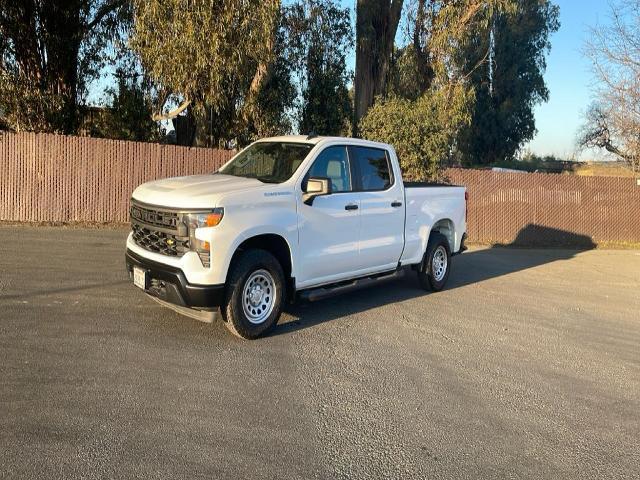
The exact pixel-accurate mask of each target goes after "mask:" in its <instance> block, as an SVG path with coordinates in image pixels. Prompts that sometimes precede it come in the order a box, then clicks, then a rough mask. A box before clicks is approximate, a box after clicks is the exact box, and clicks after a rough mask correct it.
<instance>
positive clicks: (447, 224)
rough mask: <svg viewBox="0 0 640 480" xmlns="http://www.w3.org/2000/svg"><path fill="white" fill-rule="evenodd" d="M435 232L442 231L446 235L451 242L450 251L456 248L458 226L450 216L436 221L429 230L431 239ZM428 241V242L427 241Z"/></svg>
mask: <svg viewBox="0 0 640 480" xmlns="http://www.w3.org/2000/svg"><path fill="white" fill-rule="evenodd" d="M434 233H440V234H442V235H444V236H445V238H446V239H447V242H448V243H449V251H450V252H451V253H453V252H455V250H456V227H455V224H454V223H453V220H451V219H450V218H442V219H440V220H438V221H436V222H435V223H434V224H433V227H431V231H430V232H429V239H431V236H432V235H433V234H434ZM427 243H428V242H427Z"/></svg>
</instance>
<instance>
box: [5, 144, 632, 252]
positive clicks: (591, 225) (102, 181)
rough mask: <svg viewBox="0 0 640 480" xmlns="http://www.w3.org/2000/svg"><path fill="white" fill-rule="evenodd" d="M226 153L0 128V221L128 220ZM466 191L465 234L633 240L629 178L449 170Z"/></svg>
mask: <svg viewBox="0 0 640 480" xmlns="http://www.w3.org/2000/svg"><path fill="white" fill-rule="evenodd" d="M230 155H231V152H229V151H224V150H213V149H204V148H186V147H176V146H171V145H158V144H152V143H137V142H124V141H115V140H103V139H96V138H83V137H67V136H58V135H48V134H33V133H20V134H11V133H3V134H0V220H3V221H19V222H62V223H73V222H80V223H82V222H87V223H126V222H127V221H128V206H129V199H130V196H131V193H132V191H133V190H134V188H135V187H136V186H137V185H139V184H141V183H143V182H146V181H149V180H153V179H157V178H166V177H172V176H180V175H192V174H198V173H206V172H211V171H213V170H215V169H216V168H218V167H219V166H220V165H222V163H224V162H225V161H226V160H227V159H228V158H229V157H230ZM446 176H448V177H449V179H450V180H451V181H452V182H453V183H457V184H460V185H465V186H466V187H467V188H468V192H469V198H470V200H469V222H468V223H469V225H468V234H469V240H470V241H472V242H486V243H496V242H497V243H519V244H523V245H561V244H562V245H573V244H580V245H588V244H592V242H593V243H600V242H614V243H618V242H631V243H638V242H640V186H639V185H637V183H636V179H632V178H610V177H578V176H573V175H557V174H516V173H502V172H500V173H497V172H496V173H494V172H490V171H484V170H462V169H449V170H447V171H446Z"/></svg>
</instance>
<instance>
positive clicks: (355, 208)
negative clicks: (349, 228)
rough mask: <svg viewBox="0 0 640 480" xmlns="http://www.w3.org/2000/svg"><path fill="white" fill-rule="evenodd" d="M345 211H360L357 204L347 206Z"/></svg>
mask: <svg viewBox="0 0 640 480" xmlns="http://www.w3.org/2000/svg"><path fill="white" fill-rule="evenodd" d="M344 209H345V210H357V209H358V205H356V204H355V203H350V204H349V205H345V206H344Z"/></svg>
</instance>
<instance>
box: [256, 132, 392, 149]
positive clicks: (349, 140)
mask: <svg viewBox="0 0 640 480" xmlns="http://www.w3.org/2000/svg"><path fill="white" fill-rule="evenodd" d="M335 141H338V142H344V143H345V144H347V145H367V146H371V147H378V148H385V149H388V148H389V147H390V146H389V145H387V144H386V143H380V142H372V141H370V140H363V139H361V138H353V137H321V136H308V135H282V136H279V137H267V138H261V139H260V140H258V142H297V143H310V144H313V145H316V144H318V143H324V142H335Z"/></svg>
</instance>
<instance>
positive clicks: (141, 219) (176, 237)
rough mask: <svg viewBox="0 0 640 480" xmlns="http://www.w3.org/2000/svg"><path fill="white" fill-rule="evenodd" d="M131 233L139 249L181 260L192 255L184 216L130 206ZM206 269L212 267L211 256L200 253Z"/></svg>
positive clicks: (177, 213)
mask: <svg viewBox="0 0 640 480" xmlns="http://www.w3.org/2000/svg"><path fill="white" fill-rule="evenodd" d="M130 214H131V230H132V238H133V241H134V242H135V244H136V245H138V246H140V247H142V248H144V249H145V250H148V251H150V252H155V253H160V254H162V255H167V256H170V257H182V256H183V255H184V254H185V253H187V252H188V251H190V245H189V230H188V229H187V220H186V218H183V217H184V216H185V215H186V213H185V212H177V211H173V210H163V209H159V208H158V207H153V206H146V205H145V206H143V205H141V204H139V203H136V202H132V204H131V211H130ZM198 256H199V257H200V261H201V262H202V265H203V266H205V267H209V266H210V265H211V259H210V254H209V252H198Z"/></svg>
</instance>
